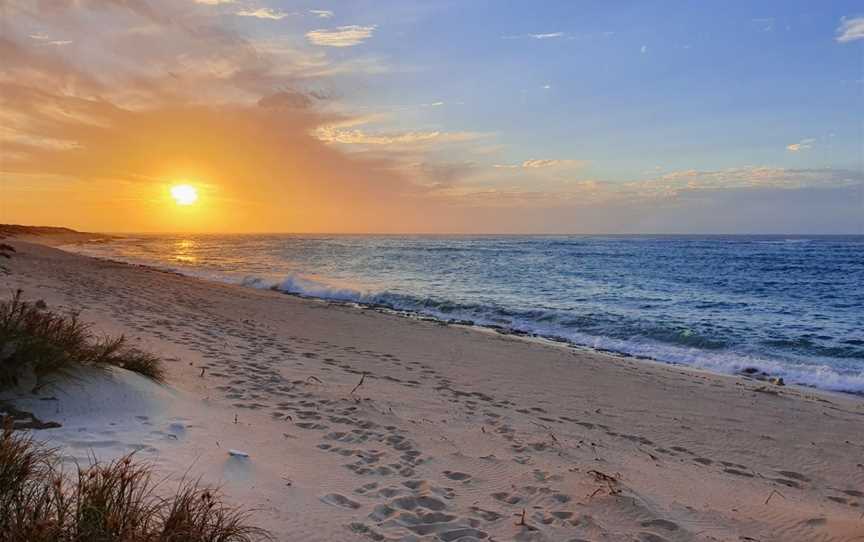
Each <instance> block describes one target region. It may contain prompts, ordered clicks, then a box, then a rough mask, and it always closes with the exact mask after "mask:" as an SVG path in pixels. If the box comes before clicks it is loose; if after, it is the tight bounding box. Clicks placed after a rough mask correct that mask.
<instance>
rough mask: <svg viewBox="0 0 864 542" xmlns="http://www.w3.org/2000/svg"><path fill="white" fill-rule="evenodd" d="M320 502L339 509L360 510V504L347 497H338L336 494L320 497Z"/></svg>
mask: <svg viewBox="0 0 864 542" xmlns="http://www.w3.org/2000/svg"><path fill="white" fill-rule="evenodd" d="M321 502H325V503H327V504H330V505H333V506H338V507H340V508H348V509H350V510H356V509H358V508H360V503H358V502H354V501H352V500H351V499H349V498H348V497H346V496H344V495H340V494H338V493H328V494H327V495H324V496H323V497H321Z"/></svg>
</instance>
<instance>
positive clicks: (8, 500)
mask: <svg viewBox="0 0 864 542" xmlns="http://www.w3.org/2000/svg"><path fill="white" fill-rule="evenodd" d="M156 489H157V488H156V485H155V484H154V483H153V482H152V480H151V469H150V467H149V466H148V465H147V464H140V463H136V462H134V461H132V458H131V457H125V458H122V459H119V460H116V461H113V462H110V463H107V464H99V463H96V462H93V463H92V464H91V465H90V466H89V467H87V468H82V467H78V468H77V469H76V472H75V473H74V474H73V475H71V476H67V475H65V474H64V473H63V471H62V469H61V467H60V459H59V456H58V454H57V452H56V450H53V449H50V448H45V447H44V446H42V445H40V444H37V443H36V442H34V441H33V440H32V438H31V437H30V436H29V435H27V434H25V433H21V432H13V430H12V428H11V424H6V426H5V427H4V429H3V433H2V437H0V540H2V541H3V542H42V541H44V542H48V541H51V542H85V541H86V542H181V541H182V542H250V541H253V540H265V539H268V538H269V535H268V534H267V532H266V531H264V530H262V529H259V528H257V527H253V526H250V525H248V515H247V514H246V513H245V512H242V511H240V510H239V509H237V508H233V507H230V506H227V505H225V504H224V503H223V502H222V501H221V499H220V496H219V494H218V492H216V491H214V490H213V489H210V488H206V487H202V486H200V485H198V484H197V483H194V482H186V483H182V484H181V486H180V488H179V489H178V491H177V492H176V493H175V494H174V495H173V496H171V497H170V498H162V497H160V496H158V495H157V493H156Z"/></svg>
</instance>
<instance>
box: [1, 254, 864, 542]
mask: <svg viewBox="0 0 864 542" xmlns="http://www.w3.org/2000/svg"><path fill="white" fill-rule="evenodd" d="M13 244H14V245H15V246H16V247H17V248H18V250H19V253H18V254H17V255H16V256H15V257H14V258H13V259H12V260H10V261H8V264H7V265H8V266H9V267H10V269H11V271H12V274H11V275H9V276H0V286H2V288H3V289H8V288H16V287H21V288H24V290H25V291H26V293H27V295H28V296H29V297H31V298H43V299H45V300H46V301H47V302H48V304H49V305H50V306H51V307H53V308H58V307H70V308H71V307H74V308H80V309H83V311H84V312H83V315H84V317H85V318H86V319H88V320H90V321H93V322H96V323H97V326H98V328H99V329H100V330H103V331H106V332H112V333H116V332H124V333H127V334H128V335H129V336H131V337H133V338H135V339H136V340H138V341H139V342H140V343H141V344H142V345H143V346H144V347H146V348H149V349H151V350H153V351H155V352H157V353H160V354H162V355H164V356H165V357H166V358H167V359H169V362H168V366H169V371H170V379H169V380H170V382H171V388H162V387H159V386H155V385H153V384H150V383H149V382H142V381H140V380H137V377H135V378H132V376H134V375H132V376H130V375H124V374H122V373H123V372H122V371H118V372H116V373H114V374H113V375H111V376H107V377H106V376H95V377H88V378H82V379H79V380H78V381H76V382H75V383H74V384H65V385H62V386H60V387H59V388H53V389H48V390H45V391H43V392H41V393H42V396H40V397H39V398H40V399H41V398H44V396H46V395H47V396H48V397H51V398H53V399H51V400H48V401H33V400H31V401H30V406H32V407H34V408H37V409H42V410H41V413H42V414H43V415H44V416H45V417H47V418H49V419H56V420H57V421H61V422H62V423H63V427H61V428H59V429H52V430H45V431H42V432H40V434H41V435H42V436H44V437H45V438H49V439H52V441H53V442H54V443H56V444H63V445H65V446H66V447H67V448H66V449H67V453H69V454H70V455H71V456H73V457H78V458H84V457H86V454H87V453H88V452H90V451H92V452H93V453H95V454H97V455H98V456H100V457H111V456H116V455H119V454H122V453H126V452H128V451H130V450H133V449H137V450H139V452H138V453H139V454H140V456H141V457H145V458H148V459H151V460H153V461H155V462H156V464H157V466H158V467H159V469H160V470H161V471H164V472H166V473H168V472H174V473H177V474H179V475H182V474H183V473H184V472H187V471H188V472H189V473H190V474H191V475H202V476H203V477H204V479H205V480H207V481H210V482H216V483H222V484H223V485H224V487H225V491H226V492H227V493H228V494H230V496H231V498H232V499H233V500H235V501H239V502H242V503H244V504H245V505H247V506H251V507H255V508H257V509H258V511H257V512H256V516H255V517H256V520H257V521H258V522H260V524H261V525H262V526H265V527H268V528H270V529H271V530H272V531H273V532H274V533H276V534H277V535H278V537H279V538H280V539H281V540H298V541H300V540H302V541H306V540H309V541H339V540H370V539H371V540H424V541H425V540H444V541H454V540H461V541H469V540H489V541H496V540H497V541H504V540H562V541H576V540H592V541H600V540H628V541H630V540H644V541H652V542H655V541H663V540H669V541H684V540H758V541H769V540H771V541H773V540H778V541H793V540H801V541H822V540H825V541H827V540H864V464H862V463H864V401H862V400H861V399H860V398H855V397H847V396H840V395H830V394H821V393H816V392H813V391H810V390H804V389H795V388H792V387H786V388H771V390H772V391H774V390H776V391H778V392H779V393H777V394H773V393H764V392H758V391H756V390H757V389H759V388H761V387H763V383H761V382H755V381H751V380H746V379H743V378H732V377H724V376H715V375H710V374H706V373H701V372H696V371H690V370H685V369H682V368H676V367H670V366H665V365H658V364H651V363H646V362H640V361H634V360H628V359H623V358H616V357H612V356H607V355H603V354H597V353H591V352H581V351H573V350H570V349H565V348H561V347H558V346H552V345H544V344H539V343H534V342H529V341H524V340H521V339H516V338H512V337H503V336H498V335H496V334H493V333H489V332H482V331H477V330H471V329H466V328H460V327H454V326H443V325H438V324H436V323H432V322H424V321H415V320H410V319H406V318H401V317H397V316H391V315H386V314H380V313H377V312H372V311H363V310H358V309H354V308H351V307H342V306H334V305H329V304H325V303H321V302H317V301H312V300H303V299H297V298H291V297H287V296H284V295H281V294H278V293H275V292H269V291H255V290H251V289H243V288H240V287H233V286H227V285H222V284H212V283H206V282H203V281H200V280H196V279H191V278H186V277H181V276H178V275H174V274H171V273H165V272H160V271H155V270H152V269H147V268H140V267H134V266H129V265H124V264H118V263H112V262H106V261H98V260H93V259H88V258H84V257H80V256H76V255H72V254H67V253H63V252H61V251H58V250H56V249H52V248H48V247H45V246H39V245H33V244H29V243H24V242H14V241H13ZM202 368H203V369H204V376H201V372H202ZM364 373H365V374H366V376H365V379H364V380H363V384H362V385H361V386H360V387H359V388H358V389H357V390H356V391H353V393H352V390H353V388H354V387H355V386H356V385H357V384H358V382H360V380H361V375H362V374H364ZM106 379H107V380H106ZM123 390H126V391H125V392H124V391H123ZM130 390H131V391H130ZM124 393H125V394H126V395H124ZM100 394H101V395H100ZM105 396H108V397H109V399H101V398H100V399H96V397H105ZM88 397H92V400H88V399H87V398H88ZM235 416H236V418H235ZM235 421H236V423H235ZM231 448H234V449H240V450H242V451H245V452H248V453H249V454H250V457H249V458H246V459H243V458H237V457H232V456H230V455H229V454H228V449H231ZM607 476H608V478H607ZM775 491H776V492H778V493H774V492H775ZM769 497H770V498H769ZM766 500H767V503H766ZM523 510H524V513H525V516H524V523H525V525H517V523H522V522H521V521H520V518H521V516H522V513H523Z"/></svg>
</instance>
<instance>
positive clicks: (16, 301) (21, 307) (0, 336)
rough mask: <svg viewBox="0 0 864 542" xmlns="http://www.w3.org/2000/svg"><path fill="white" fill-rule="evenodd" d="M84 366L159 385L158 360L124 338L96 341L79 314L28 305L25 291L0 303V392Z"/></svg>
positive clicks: (159, 365) (99, 338)
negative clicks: (30, 378)
mask: <svg viewBox="0 0 864 542" xmlns="http://www.w3.org/2000/svg"><path fill="white" fill-rule="evenodd" d="M80 366H92V367H107V366H116V367H122V368H124V369H128V370H130V371H134V372H136V373H139V374H141V375H144V376H146V377H148V378H151V379H153V380H155V381H157V382H161V381H162V380H163V379H164V370H163V369H162V365H161V362H160V360H159V358H157V357H156V356H154V355H153V354H150V353H148V352H144V351H142V350H140V349H138V348H135V347H133V346H130V345H129V344H128V341H127V340H126V338H125V337H124V336H122V335H121V336H119V337H113V338H112V337H97V336H95V335H94V334H93V332H92V331H91V329H90V326H89V325H87V324H86V323H84V322H82V321H81V319H80V318H79V316H78V314H77V313H74V312H73V313H69V314H58V313H55V312H52V311H49V310H47V308H46V307H45V304H44V303H40V302H38V301H37V302H35V303H31V302H28V301H25V300H24V299H23V296H22V294H21V291H20V290H19V291H17V292H15V293H14V294H12V296H11V297H10V298H9V299H7V300H5V301H2V302H0V389H2V388H4V387H9V386H14V385H16V384H17V383H18V380H19V379H20V377H21V375H23V374H26V373H27V372H28V371H32V372H33V374H34V375H35V376H36V377H37V379H38V378H42V377H44V376H45V375H47V374H51V373H56V372H62V371H64V370H68V369H72V368H74V367H80Z"/></svg>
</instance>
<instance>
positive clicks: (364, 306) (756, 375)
mask: <svg viewBox="0 0 864 542" xmlns="http://www.w3.org/2000/svg"><path fill="white" fill-rule="evenodd" d="M84 235H86V236H87V237H84V238H81V239H78V240H76V241H75V242H72V243H63V244H59V245H52V246H55V248H58V249H60V250H65V249H64V247H66V246H76V245H88V244H92V243H94V242H95V243H103V242H110V241H111V239H113V238H114V237H112V236H108V237H107V238H101V237H97V238H96V239H93V238H92V236H93V235H94V234H84ZM647 237H651V236H650V235H649V236H647ZM694 237H699V236H698V235H696V236H694ZM721 237H723V236H722V235H721ZM769 237H770V236H769ZM823 237H824V236H823ZM840 237H844V236H840ZM845 237H848V236H845ZM67 252H71V253H72V254H76V255H79V256H83V257H87V258H94V259H97V260H104V261H108V262H113V263H118V264H124V265H133V266H139V267H143V268H147V269H152V270H155V271H160V272H164V273H172V274H176V275H179V276H184V277H188V278H192V279H195V280H201V281H204V282H208V283H214V284H216V283H218V284H230V285H235V286H241V287H244V288H250V289H255V290H269V291H273V292H277V293H279V294H282V295H285V296H288V297H293V298H298V299H306V300H314V301H321V302H324V303H327V304H331V305H334V306H346V307H351V308H355V309H359V310H369V311H373V312H378V313H382V314H390V315H395V316H398V317H403V318H409V319H414V320H425V321H430V322H434V323H437V324H442V325H451V326H462V327H465V328H468V329H473V330H477V331H483V332H487V331H488V332H491V333H496V334H498V335H501V336H508V337H517V338H521V339H523V340H528V341H538V342H541V343H543V344H549V345H554V346H557V347H560V348H565V349H570V350H574V351H576V352H587V353H593V354H602V355H608V356H612V357H618V358H622V359H634V360H638V361H640V362H650V363H656V364H660V365H668V366H673V367H680V368H686V369H689V370H694V371H697V372H700V373H702V372H704V373H707V374H712V375H720V376H732V377H739V378H745V379H748V380H751V381H758V382H762V383H768V384H774V383H776V382H778V381H779V382H780V386H793V387H796V388H799V389H801V390H809V391H812V392H814V393H827V394H840V395H851V396H855V397H864V390H861V391H858V390H852V389H831V388H827V387H820V386H817V385H814V384H806V383H799V382H785V381H784V378H783V375H781V374H772V373H770V372H768V371H766V370H763V369H761V368H760V367H758V363H759V362H770V361H771V360H768V359H760V360H756V363H754V364H752V365H747V364H742V365H744V366H742V367H741V368H740V369H739V370H737V371H722V370H718V369H714V368H710V367H702V366H699V365H696V364H692V363H687V362H681V361H673V360H664V359H661V358H658V357H656V356H650V355H644V354H640V353H631V352H627V351H623V350H616V349H614V348H603V347H597V346H591V345H587V344H581V343H578V342H576V341H574V340H571V339H568V338H566V337H562V336H556V335H544V334H542V333H537V332H534V331H526V330H521V329H515V328H508V327H505V326H501V325H496V324H483V323H477V322H474V321H472V320H463V319H459V318H450V319H445V318H443V317H438V316H435V315H432V314H424V313H422V312H419V311H412V310H410V309H400V308H398V307H395V306H392V305H387V304H385V303H366V302H362V301H351V300H341V299H334V298H328V297H321V296H315V295H307V294H304V293H300V292H291V291H286V290H281V289H279V288H278V287H277V285H275V284H274V285H270V286H267V287H258V286H254V285H251V284H245V283H242V282H239V283H238V282H235V281H232V280H227V279H226V280H220V279H215V278H208V277H206V276H199V275H196V274H194V273H185V272H183V271H182V270H180V269H175V268H170V267H161V266H159V265H156V264H152V263H140V262H135V261H126V260H119V259H115V258H111V257H108V256H97V255H90V254H86V253H79V252H76V251H74V250H73V251H67Z"/></svg>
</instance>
